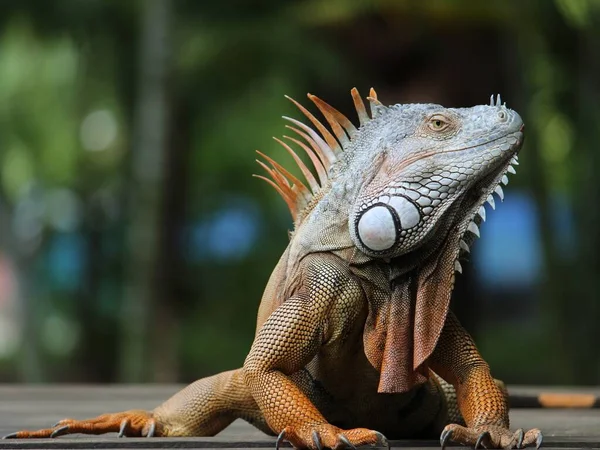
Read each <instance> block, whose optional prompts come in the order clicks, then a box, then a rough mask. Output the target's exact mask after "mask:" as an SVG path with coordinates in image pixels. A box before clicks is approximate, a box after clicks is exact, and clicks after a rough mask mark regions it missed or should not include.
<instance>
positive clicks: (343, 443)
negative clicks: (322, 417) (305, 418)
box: [275, 424, 390, 450]
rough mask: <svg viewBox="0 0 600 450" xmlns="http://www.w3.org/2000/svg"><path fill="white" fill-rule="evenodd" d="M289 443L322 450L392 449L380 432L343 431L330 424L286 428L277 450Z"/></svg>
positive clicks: (277, 444) (278, 440) (362, 430)
mask: <svg viewBox="0 0 600 450" xmlns="http://www.w3.org/2000/svg"><path fill="white" fill-rule="evenodd" d="M284 440H285V441H288V442H289V443H290V444H292V446H294V448H302V449H311V450H322V449H325V448H331V449H356V447H358V446H361V445H373V446H378V447H387V448H388V449H389V448H390V445H389V443H388V441H387V439H386V438H385V436H384V435H383V434H381V433H379V432H378V431H373V430H368V429H366V428H354V429H351V430H342V429H341V428H338V427H334V426H333V425H330V424H323V425H315V426H307V427H285V428H284V429H283V430H282V431H281V433H279V436H278V437H277V442H276V444H275V449H276V450H279V446H280V445H281V443H282V442H283V441H284Z"/></svg>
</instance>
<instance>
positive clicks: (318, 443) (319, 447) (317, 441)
mask: <svg viewBox="0 0 600 450" xmlns="http://www.w3.org/2000/svg"><path fill="white" fill-rule="evenodd" d="M312 441H313V444H314V446H315V447H317V450H323V446H322V445H321V438H320V437H319V433H317V430H313V432H312Z"/></svg>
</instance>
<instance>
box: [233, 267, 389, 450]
mask: <svg viewBox="0 0 600 450" xmlns="http://www.w3.org/2000/svg"><path fill="white" fill-rule="evenodd" d="M317 261H318V260H317ZM322 262H323V264H320V265H319V264H316V265H315V266H314V267H312V269H311V268H308V269H307V271H306V272H305V273H304V274H303V275H304V276H303V281H302V283H305V284H308V285H309V286H306V285H305V286H303V289H301V293H300V294H297V296H295V297H292V298H290V299H289V300H287V301H285V302H284V303H283V304H282V305H281V306H280V307H279V308H278V309H277V310H275V311H274V312H273V313H272V314H271V315H270V317H269V319H268V320H267V321H266V322H265V324H264V325H263V326H262V328H261V329H260V331H259V333H258V334H257V336H256V339H255V341H254V344H253V345H252V349H251V350H250V353H249V355H248V357H247V359H246V362H245V363H244V373H245V379H246V384H247V385H248V387H249V389H250V392H251V393H252V395H253V396H254V399H255V400H256V403H257V404H258V406H259V408H260V410H261V412H262V413H263V415H264V417H265V420H266V421H267V423H268V424H269V426H270V428H271V429H272V430H273V431H275V432H276V433H278V434H279V439H278V443H279V442H280V441H281V440H283V439H285V440H287V441H289V442H290V443H291V444H292V445H293V446H294V447H297V448H310V449H321V448H324V447H327V448H351V447H352V446H359V445H365V444H378V443H379V444H386V445H387V441H386V440H385V438H384V437H383V435H381V434H380V433H378V432H376V431H373V430H369V429H365V428H356V429H351V430H342V429H340V428H338V427H336V426H333V425H331V424H329V423H328V422H327V420H326V419H325V417H324V416H323V415H322V414H321V413H320V412H319V411H318V409H317V408H316V407H315V406H314V405H313V403H312V402H311V401H310V400H309V398H308V397H307V396H306V395H305V394H304V392H303V391H302V390H301V389H300V388H299V387H298V386H297V385H296V384H295V383H294V382H293V381H292V379H291V378H290V376H291V375H292V374H294V373H295V372H297V371H299V370H300V369H302V368H303V367H305V366H306V364H308V363H309V362H310V361H311V360H312V359H313V357H315V355H316V354H317V353H318V351H319V349H320V347H321V346H322V345H323V343H324V342H325V341H326V340H327V339H328V337H330V336H331V335H332V334H335V333H336V329H337V330H339V329H340V328H342V327H343V326H344V323H345V322H347V321H350V322H351V321H352V317H351V315H352V312H351V311H352V309H351V308H348V311H349V312H348V314H347V317H341V316H340V317H338V316H335V317H330V314H331V311H332V309H333V308H334V307H336V306H337V307H339V305H340V304H342V303H344V302H348V303H351V302H352V301H356V300H360V297H358V296H360V295H361V291H360V288H359V286H358V285H357V284H356V283H355V282H352V280H349V279H348V278H345V277H344V276H343V275H341V274H339V273H338V274H335V273H332V272H335V269H334V268H333V266H332V265H330V264H328V262H329V261H327V260H325V261H322Z"/></svg>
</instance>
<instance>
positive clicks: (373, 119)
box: [7, 89, 542, 449]
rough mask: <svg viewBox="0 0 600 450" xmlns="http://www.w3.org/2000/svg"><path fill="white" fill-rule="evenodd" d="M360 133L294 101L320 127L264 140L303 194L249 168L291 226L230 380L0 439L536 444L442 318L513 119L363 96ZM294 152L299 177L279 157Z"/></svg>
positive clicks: (519, 139)
mask: <svg viewBox="0 0 600 450" xmlns="http://www.w3.org/2000/svg"><path fill="white" fill-rule="evenodd" d="M351 94H352V99H353V102H354V106H355V108H356V111H357V113H358V119H359V122H360V125H359V126H358V127H356V126H355V125H354V124H353V123H352V122H351V121H350V120H349V119H348V118H347V117H345V116H344V115H343V114H342V113H340V112H339V111H338V110H336V109H334V108H333V107H331V106H330V105H328V104H327V103H325V102H324V101H322V100H321V99H319V98H318V97H316V96H314V95H310V94H309V95H308V98H309V99H310V100H311V101H312V102H313V103H314V104H315V105H316V107H317V108H318V109H319V110H320V112H321V113H322V115H323V116H324V118H325V120H326V122H327V123H328V125H329V129H328V128H327V127H326V126H325V125H324V124H323V123H321V122H320V121H319V120H318V119H317V118H315V116H314V115H313V114H312V113H311V112H309V111H308V110H307V109H305V108H304V107H303V106H302V105H300V104H299V103H298V102H296V101H295V100H292V99H290V100H291V101H292V102H293V103H294V104H295V105H296V106H297V107H298V108H299V109H300V111H302V113H304V115H305V116H306V117H307V118H308V119H309V121H310V122H311V123H312V125H313V126H314V129H313V128H311V127H309V126H308V125H306V124H305V123H303V122H300V121H298V120H295V119H292V118H289V117H284V118H285V119H286V120H287V121H288V122H289V125H287V128H289V130H290V131H291V132H293V133H294V136H285V137H284V139H285V140H279V139H276V140H277V141H278V142H279V143H280V144H282V145H283V147H284V148H285V150H287V151H288V152H289V153H290V155H291V156H292V157H293V159H294V160H295V162H296V163H297V164H298V166H299V168H300V171H301V172H302V174H303V175H304V177H305V178H306V183H307V184H308V186H307V185H305V184H304V183H303V182H302V181H300V180H299V179H298V178H297V177H296V176H295V175H293V174H292V173H291V172H289V171H288V170H287V169H285V168H284V167H282V166H281V165H280V164H278V163H277V162H276V161H274V160H273V159H271V158H270V157H268V156H266V155H263V154H262V153H260V152H259V153H260V155H261V156H262V157H263V161H259V164H260V165H261V166H262V167H263V168H264V169H265V170H266V173H267V174H268V176H270V178H267V177H262V176H261V177H260V178H263V179H265V180H266V181H267V182H268V183H270V184H271V185H272V186H273V187H274V188H275V189H276V190H277V192H278V193H279V194H280V195H281V196H282V197H283V199H284V200H285V202H286V203H287V205H288V206H289V209H290V211H291V213H292V216H293V220H294V230H293V232H292V233H291V234H290V242H289V244H288V246H287V249H286V250H285V252H284V253H283V256H282V257H281V259H280V260H279V262H278V264H277V266H276V267H275V270H274V271H273V273H272V275H271V277H270V279H269V281H268V284H267V286H266V289H265V292H264V295H263V298H262V301H261V304H260V307H259V310H258V319H257V327H256V330H257V331H256V335H255V338H254V342H253V344H252V347H251V349H250V352H249V354H248V356H247V358H246V360H245V362H244V365H243V367H242V368H240V369H237V370H232V371H229V372H224V373H220V374H218V375H215V376H212V377H208V378H203V379H200V380H198V381H196V382H194V383H192V384H191V385H189V386H188V387H186V388H185V389H183V390H182V391H180V392H178V393H177V394H175V395H174V396H173V397H172V398H170V399H169V400H167V401H166V402H165V403H163V404H162V405H160V406H158V407H157V408H156V409H154V410H153V411H141V410H131V411H126V412H121V413H114V414H105V415H102V416H99V417H97V418H93V419H89V420H81V421H80V420H73V419H65V420H61V421H60V422H58V424H56V426H54V427H53V428H48V429H43V430H38V431H19V432H16V433H13V434H11V435H9V436H7V437H16V438H28V437H32V438H36V437H38V438H39V437H56V436H59V435H64V434H70V433H88V434H101V433H105V432H118V433H119V435H120V436H212V435H214V434H216V433H218V432H219V431H221V430H222V429H224V428H225V427H226V426H227V425H229V424H230V423H231V422H232V421H233V420H235V419H237V418H241V419H244V420H246V421H248V422H250V423H251V424H253V425H255V426H256V427H258V428H259V429H261V430H263V431H265V432H266V433H269V434H274V435H278V439H277V444H276V445H277V447H279V445H280V443H281V442H282V441H284V440H286V441H288V442H290V443H291V444H292V445H293V446H294V447H299V448H310V449H321V448H345V447H348V448H353V447H355V446H360V445H386V444H387V439H386V437H384V436H387V437H388V438H395V439H398V438H408V437H410V438H419V437H432V436H440V435H441V437H440V441H441V445H442V447H444V446H445V445H447V444H448V443H450V442H455V443H461V444H465V445H474V446H475V447H481V446H483V447H487V448H498V447H508V448H521V447H524V446H528V445H532V444H536V445H537V446H538V447H539V446H540V444H541V442H542V433H541V432H540V430H538V429H532V430H529V431H526V432H525V431H524V430H522V429H520V430H517V431H510V430H509V417H508V405H507V397H506V392H505V390H504V389H503V386H502V384H501V383H500V382H498V381H496V380H494V378H492V375H491V374H490V369H489V366H488V364H487V363H486V362H485V361H484V360H483V359H482V357H481V356H480V354H479V352H478V351H477V348H476V346H475V344H474V342H473V340H472V339H471V337H470V336H469V334H468V333H467V332H466V331H465V330H464V328H463V327H462V326H461V325H460V323H459V321H458V320H457V318H456V317H455V316H454V315H453V314H452V312H451V311H449V303H450V296H451V292H452V289H453V286H454V280H455V274H456V272H459V273H460V272H461V271H462V267H461V262H460V261H461V258H463V257H464V256H465V255H466V254H468V253H469V247H470V245H471V244H472V242H473V240H474V239H475V238H477V237H479V225H480V224H481V222H482V221H484V220H485V217H486V213H485V208H484V204H485V203H486V202H487V203H489V204H490V205H491V206H492V207H494V198H493V197H492V194H493V193H494V192H495V193H496V194H497V195H498V196H499V197H500V198H503V196H504V194H503V191H502V187H501V185H502V184H506V183H507V182H508V181H507V175H506V174H507V173H515V170H514V166H515V165H517V164H518V156H517V153H518V152H519V150H520V149H521V146H522V143H523V122H522V120H521V117H520V116H519V115H518V114H517V113H516V112H515V111H513V110H511V109H509V108H507V107H506V104H504V103H502V101H501V98H500V96H499V95H498V96H497V97H496V99H494V98H493V97H492V99H490V103H489V105H479V106H475V107H471V108H444V107H442V106H440V105H435V104H398V105H393V106H384V105H383V104H382V103H381V102H380V101H379V100H378V99H377V94H376V93H375V91H374V90H373V89H371V91H370V95H369V97H367V99H368V101H369V105H370V113H371V114H370V115H369V114H368V113H367V110H366V108H365V105H364V103H363V100H362V99H361V97H360V95H359V93H358V91H357V90H356V89H352V91H351ZM291 144H295V145H297V146H298V148H299V149H302V151H304V152H305V153H306V155H307V156H308V158H309V159H310V160H311V161H312V164H313V165H314V174H313V172H311V170H309V169H308V167H307V166H306V165H305V163H304V162H303V160H302V159H300V158H299V156H298V155H297V154H296V152H295V151H294V150H293V149H292V147H291Z"/></svg>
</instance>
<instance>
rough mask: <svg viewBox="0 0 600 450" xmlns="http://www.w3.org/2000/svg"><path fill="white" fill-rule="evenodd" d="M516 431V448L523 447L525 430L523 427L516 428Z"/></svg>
mask: <svg viewBox="0 0 600 450" xmlns="http://www.w3.org/2000/svg"><path fill="white" fill-rule="evenodd" d="M517 433H519V437H518V439H517V448H523V440H524V439H525V431H523V428H519V429H518V430H517Z"/></svg>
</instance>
